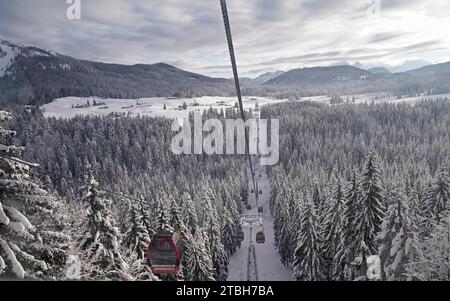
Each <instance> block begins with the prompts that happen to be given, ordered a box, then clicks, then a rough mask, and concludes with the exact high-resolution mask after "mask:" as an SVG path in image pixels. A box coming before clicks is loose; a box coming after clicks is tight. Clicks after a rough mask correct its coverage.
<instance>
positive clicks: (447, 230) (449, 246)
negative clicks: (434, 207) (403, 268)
mask: <svg viewBox="0 0 450 301" xmlns="http://www.w3.org/2000/svg"><path fill="white" fill-rule="evenodd" d="M423 246H424V259H422V260H420V261H417V262H413V263H410V264H409V265H408V268H407V271H408V275H409V276H410V278H412V279H418V280H421V281H450V273H449V271H450V215H447V216H441V220H440V222H439V224H437V225H436V226H435V227H433V230H432V232H431V234H430V236H429V237H428V238H427V239H426V240H425V242H424V244H423Z"/></svg>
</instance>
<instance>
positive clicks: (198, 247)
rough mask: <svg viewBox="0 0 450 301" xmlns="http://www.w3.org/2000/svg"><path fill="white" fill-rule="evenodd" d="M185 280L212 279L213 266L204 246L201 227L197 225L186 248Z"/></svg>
mask: <svg viewBox="0 0 450 301" xmlns="http://www.w3.org/2000/svg"><path fill="white" fill-rule="evenodd" d="M185 257H186V269H185V273H186V275H185V279H186V281H214V267H213V263H212V259H211V256H210V254H209V252H208V250H207V248H206V242H205V238H204V234H203V229H202V228H200V227H198V228H197V231H196V233H195V236H194V238H193V240H192V241H191V242H190V243H189V246H188V248H187V250H186V255H185Z"/></svg>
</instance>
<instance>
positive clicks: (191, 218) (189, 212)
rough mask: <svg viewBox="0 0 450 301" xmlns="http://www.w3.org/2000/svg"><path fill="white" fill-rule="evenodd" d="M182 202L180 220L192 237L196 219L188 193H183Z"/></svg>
mask: <svg viewBox="0 0 450 301" xmlns="http://www.w3.org/2000/svg"><path fill="white" fill-rule="evenodd" d="M182 200H183V203H182V205H181V218H182V220H183V223H184V224H185V225H186V227H187V228H188V229H189V231H190V232H191V234H192V235H194V234H195V232H196V228H197V224H198V219H197V212H196V211H195V206H194V202H193V201H192V197H191V194H190V193H189V192H184V193H183V195H182Z"/></svg>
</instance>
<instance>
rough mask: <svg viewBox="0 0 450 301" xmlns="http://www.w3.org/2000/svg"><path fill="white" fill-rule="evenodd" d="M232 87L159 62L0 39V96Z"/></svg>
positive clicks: (216, 91) (46, 97)
mask: <svg viewBox="0 0 450 301" xmlns="http://www.w3.org/2000/svg"><path fill="white" fill-rule="evenodd" d="M232 91H233V82H232V81H230V80H228V79H220V78H219V79H218V78H211V77H207V76H203V75H200V74H196V73H191V72H187V71H183V70H181V69H178V68H175V67H173V66H170V65H167V64H163V63H159V64H154V65H142V64H140V65H133V66H128V65H118V64H105V63H97V62H91V61H84V60H77V59H74V58H71V57H68V56H65V55H61V54H57V53H54V52H51V51H48V50H44V49H40V48H36V47H33V46H23V45H17V44H13V43H10V42H7V41H2V40H0V101H1V100H3V101H14V102H16V103H25V104H28V103H30V102H31V103H37V104H42V103H46V102H49V101H51V100H53V99H55V98H57V97H64V96H93V95H95V96H101V97H112V98H139V97H164V96H166V97H171V96H175V97H176V96H183V97H190V96H199V95H228V94H229V93H231V92H232Z"/></svg>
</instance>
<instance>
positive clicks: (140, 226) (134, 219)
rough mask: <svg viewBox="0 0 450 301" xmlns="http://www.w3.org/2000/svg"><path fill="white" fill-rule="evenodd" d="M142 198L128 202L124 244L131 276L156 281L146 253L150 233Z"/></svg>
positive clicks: (138, 279) (140, 279) (135, 278)
mask: <svg viewBox="0 0 450 301" xmlns="http://www.w3.org/2000/svg"><path fill="white" fill-rule="evenodd" d="M142 202H143V201H142V200H139V202H131V201H130V202H128V204H127V206H128V209H127V214H126V218H125V226H124V227H125V231H126V232H125V234H124V236H123V240H122V245H123V246H124V248H125V249H126V255H127V262H128V266H129V267H130V269H129V274H130V276H131V277H132V278H133V279H134V280H137V281H155V280H158V278H157V277H156V276H155V275H154V274H153V273H152V272H151V270H150V268H149V266H148V264H147V262H146V253H147V248H148V244H149V242H150V235H149V233H148V230H147V227H146V221H145V219H144V216H143V214H142V210H141V207H142Z"/></svg>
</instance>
